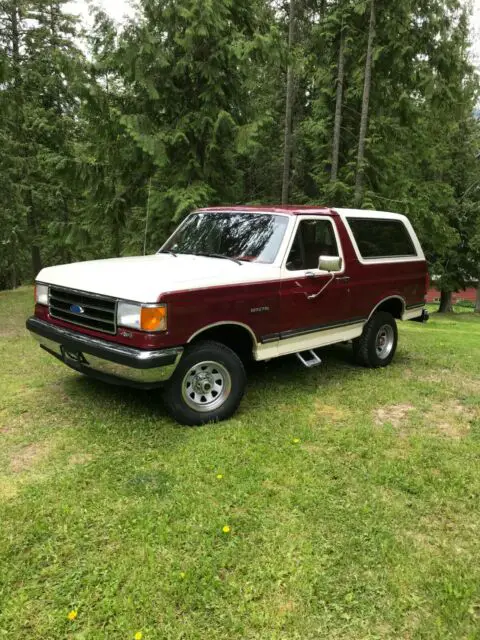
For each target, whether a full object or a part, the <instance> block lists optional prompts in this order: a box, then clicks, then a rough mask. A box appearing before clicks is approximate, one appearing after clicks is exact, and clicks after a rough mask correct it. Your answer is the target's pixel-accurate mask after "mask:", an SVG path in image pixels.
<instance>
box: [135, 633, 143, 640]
mask: <svg viewBox="0 0 480 640" xmlns="http://www.w3.org/2000/svg"><path fill="white" fill-rule="evenodd" d="M134 637H135V640H142V638H143V633H142V632H141V631H137V633H136V634H135V636H134Z"/></svg>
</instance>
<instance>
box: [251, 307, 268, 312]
mask: <svg viewBox="0 0 480 640" xmlns="http://www.w3.org/2000/svg"><path fill="white" fill-rule="evenodd" d="M265 311H270V307H254V308H253V309H250V313H264V312H265Z"/></svg>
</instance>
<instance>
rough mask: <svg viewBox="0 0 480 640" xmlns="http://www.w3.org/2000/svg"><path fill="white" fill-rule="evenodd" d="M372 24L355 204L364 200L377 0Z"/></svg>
mask: <svg viewBox="0 0 480 640" xmlns="http://www.w3.org/2000/svg"><path fill="white" fill-rule="evenodd" d="M370 2H371V4H370V24H369V27H368V45H367V59H366V61H365V80H364V84H363V98H362V114H361V117H360V134H359V137H358V155H357V176H356V179H355V206H357V207H359V206H360V205H361V204H362V202H363V193H364V180H365V166H364V165H365V138H366V137H367V128H368V107H369V103H370V88H371V85H372V65H373V42H374V40H375V0H370Z"/></svg>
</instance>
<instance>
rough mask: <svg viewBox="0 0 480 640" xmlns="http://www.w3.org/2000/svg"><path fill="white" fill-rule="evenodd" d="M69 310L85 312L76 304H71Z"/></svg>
mask: <svg viewBox="0 0 480 640" xmlns="http://www.w3.org/2000/svg"><path fill="white" fill-rule="evenodd" d="M70 311H71V312H72V313H85V309H84V308H83V307H80V306H79V305H78V304H71V305H70Z"/></svg>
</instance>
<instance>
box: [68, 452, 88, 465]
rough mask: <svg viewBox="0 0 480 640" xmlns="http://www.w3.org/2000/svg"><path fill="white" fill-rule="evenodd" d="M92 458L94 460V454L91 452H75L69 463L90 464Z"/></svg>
mask: <svg viewBox="0 0 480 640" xmlns="http://www.w3.org/2000/svg"><path fill="white" fill-rule="evenodd" d="M91 460H93V456H92V454H91V453H74V454H73V455H72V456H70V457H69V459H68V464H69V465H72V466H77V465H81V464H88V463H89V462H90V461H91Z"/></svg>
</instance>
